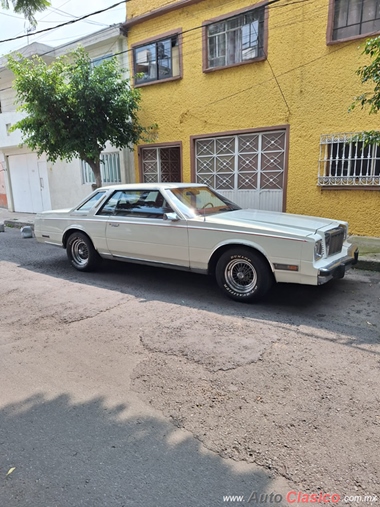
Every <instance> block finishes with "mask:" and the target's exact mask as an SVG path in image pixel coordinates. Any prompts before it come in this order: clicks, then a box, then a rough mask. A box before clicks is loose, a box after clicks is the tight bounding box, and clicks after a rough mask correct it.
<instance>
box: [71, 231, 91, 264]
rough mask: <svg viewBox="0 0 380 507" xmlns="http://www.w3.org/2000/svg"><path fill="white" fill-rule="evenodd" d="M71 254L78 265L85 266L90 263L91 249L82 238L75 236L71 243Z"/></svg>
mask: <svg viewBox="0 0 380 507" xmlns="http://www.w3.org/2000/svg"><path fill="white" fill-rule="evenodd" d="M71 255H72V258H73V261H74V262H75V264H77V265H78V266H82V267H83V266H85V265H86V264H87V263H88V257H89V251H88V247H87V245H86V243H85V242H84V241H83V240H82V239H80V238H75V239H74V241H73V242H72V244H71Z"/></svg>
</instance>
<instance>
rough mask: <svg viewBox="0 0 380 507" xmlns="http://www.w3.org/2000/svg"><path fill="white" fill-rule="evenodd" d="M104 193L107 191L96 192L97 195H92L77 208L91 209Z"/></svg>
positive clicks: (82, 209) (80, 209) (81, 209)
mask: <svg viewBox="0 0 380 507" xmlns="http://www.w3.org/2000/svg"><path fill="white" fill-rule="evenodd" d="M104 194H105V192H98V193H96V194H95V195H93V196H92V197H90V199H88V201H86V202H85V203H84V204H82V206H80V207H79V208H77V211H89V210H90V209H91V208H92V207H93V206H94V204H95V203H97V202H98V201H99V199H101V198H102V197H103V195H104Z"/></svg>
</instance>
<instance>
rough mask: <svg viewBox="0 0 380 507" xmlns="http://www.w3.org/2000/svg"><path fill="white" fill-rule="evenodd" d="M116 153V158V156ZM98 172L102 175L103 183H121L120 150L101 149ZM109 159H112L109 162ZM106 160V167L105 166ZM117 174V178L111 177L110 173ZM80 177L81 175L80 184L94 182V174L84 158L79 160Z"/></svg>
mask: <svg viewBox="0 0 380 507" xmlns="http://www.w3.org/2000/svg"><path fill="white" fill-rule="evenodd" d="M116 155H117V158H116ZM100 159H101V162H100V173H101V176H102V181H103V183H107V184H108V185H118V184H120V183H122V175H121V169H122V163H121V162H122V161H121V152H120V151H103V152H102V153H101V154H100ZM109 161H112V163H110V162H109ZM106 162H107V167H106ZM111 166H113V167H111ZM111 173H112V174H117V178H114V179H111V178H110V175H111ZM81 177H82V185H92V184H94V183H95V176H94V173H93V172H92V169H91V167H90V166H89V165H88V164H87V162H86V161H85V160H81Z"/></svg>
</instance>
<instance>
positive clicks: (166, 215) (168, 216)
mask: <svg viewBox="0 0 380 507" xmlns="http://www.w3.org/2000/svg"><path fill="white" fill-rule="evenodd" d="M162 218H163V219H164V220H170V221H171V222H177V220H179V217H178V215H177V213H164V216H163V217H162Z"/></svg>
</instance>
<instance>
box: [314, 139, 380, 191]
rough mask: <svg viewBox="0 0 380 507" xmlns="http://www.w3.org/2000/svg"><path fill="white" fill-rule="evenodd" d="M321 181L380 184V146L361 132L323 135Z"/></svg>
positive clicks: (348, 183) (331, 183) (346, 183)
mask: <svg viewBox="0 0 380 507" xmlns="http://www.w3.org/2000/svg"><path fill="white" fill-rule="evenodd" d="M318 185H320V186H369V185H370V186H377V185H378V186H380V146H378V145H367V146H366V145H365V144H364V143H363V141H360V140H359V134H352V133H350V134H337V135H323V136H321V143H320V157H319V174H318Z"/></svg>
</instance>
